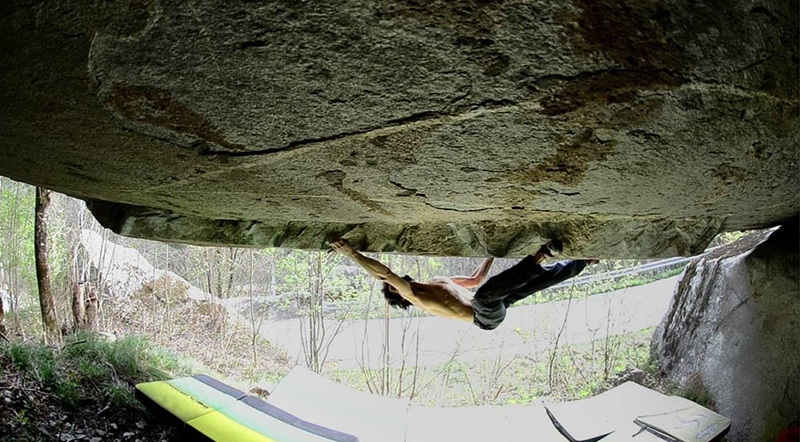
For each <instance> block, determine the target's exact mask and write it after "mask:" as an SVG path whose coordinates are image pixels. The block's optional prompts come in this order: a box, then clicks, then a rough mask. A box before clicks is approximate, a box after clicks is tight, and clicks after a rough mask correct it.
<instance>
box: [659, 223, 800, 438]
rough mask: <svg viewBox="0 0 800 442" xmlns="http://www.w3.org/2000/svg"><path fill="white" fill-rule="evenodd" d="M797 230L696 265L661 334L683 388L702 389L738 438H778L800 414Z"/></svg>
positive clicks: (667, 364)
mask: <svg viewBox="0 0 800 442" xmlns="http://www.w3.org/2000/svg"><path fill="white" fill-rule="evenodd" d="M798 228H799V227H798V224H797V221H796V220H795V221H794V222H793V223H792V224H790V225H786V226H783V227H781V228H780V229H779V230H777V231H767V232H764V233H760V234H751V235H750V236H748V237H745V238H743V239H742V240H740V241H738V242H736V243H733V244H731V245H729V246H726V247H724V248H721V249H717V250H716V251H715V252H714V253H712V254H710V255H707V256H705V257H703V258H701V259H699V260H697V261H695V262H693V263H692V264H690V265H689V266H688V267H687V268H686V271H685V273H684V276H683V278H682V280H681V282H680V284H679V286H678V288H677V289H676V292H675V295H674V298H673V301H672V304H671V305H670V308H669V311H668V312H667V314H666V316H665V317H664V320H663V322H662V323H661V325H660V326H659V327H658V329H657V330H656V333H655V335H654V338H653V356H654V359H655V360H657V361H659V362H660V364H661V367H662V370H663V371H664V373H666V374H667V376H668V377H669V378H670V379H672V380H674V381H676V382H677V383H678V384H679V385H682V386H685V385H687V384H692V387H691V388H698V387H700V388H703V389H705V390H706V391H707V393H708V396H709V397H710V399H712V400H713V402H714V403H715V404H716V409H717V411H719V412H720V413H722V414H723V415H725V416H727V417H729V418H730V419H731V421H732V422H733V423H732V426H731V432H730V434H729V435H728V439H727V440H730V441H761V440H763V441H766V440H770V441H771V440H776V437H777V435H778V434H779V433H780V431H781V430H782V429H784V428H787V427H788V426H789V424H790V423H791V422H796V421H797V420H798V418H800V416H798V410H800V383H798V381H800V354H798V352H797V349H798V348H800V336H799V335H798V333H797V330H798V326H800V291H798V284H800V276H798V273H800V270H799V269H800V258H798Z"/></svg>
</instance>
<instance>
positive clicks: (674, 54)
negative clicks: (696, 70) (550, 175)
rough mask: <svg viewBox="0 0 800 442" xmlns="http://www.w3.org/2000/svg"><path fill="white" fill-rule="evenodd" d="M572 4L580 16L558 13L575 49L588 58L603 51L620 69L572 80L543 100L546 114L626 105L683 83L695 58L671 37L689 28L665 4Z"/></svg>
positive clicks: (578, 0) (649, 0)
mask: <svg viewBox="0 0 800 442" xmlns="http://www.w3.org/2000/svg"><path fill="white" fill-rule="evenodd" d="M573 4H574V5H575V6H577V8H578V9H579V10H580V12H579V13H578V14H575V13H573V12H572V11H567V12H563V13H561V14H560V21H561V22H562V24H563V26H564V27H565V28H567V29H568V39H569V41H570V43H571V46H572V47H573V49H574V50H575V51H577V52H581V53H585V54H587V55H590V56H596V54H598V53H601V54H603V55H605V56H606V57H608V58H609V59H610V60H612V61H613V62H614V63H616V64H617V65H618V66H619V68H617V69H614V70H608V71H606V72H600V73H593V74H591V75H588V76H585V77H582V78H576V79H574V80H572V81H570V82H569V83H567V85H566V86H565V87H564V88H563V89H562V90H561V91H560V92H558V93H557V94H555V95H552V96H550V97H548V98H546V99H545V100H543V103H542V105H543V107H544V111H543V113H544V114H546V115H560V114H564V113H567V112H572V111H575V110H577V109H580V108H582V107H584V106H587V105H590V104H598V103H599V104H608V103H621V102H629V101H632V100H633V99H634V98H635V97H636V92H637V91H640V90H654V89H655V90H659V89H673V88H676V87H678V86H680V85H681V84H683V83H686V82H687V79H688V76H689V75H688V74H689V72H690V70H691V66H692V63H693V60H692V57H690V56H689V54H687V53H686V51H685V50H684V48H683V47H682V45H681V44H679V43H678V42H677V41H676V40H675V38H674V37H675V34H676V33H677V32H679V31H680V29H677V28H680V26H689V27H692V25H690V24H688V23H680V25H676V23H675V17H674V16H673V12H671V11H670V10H669V9H668V7H667V5H665V4H663V3H662V2H658V1H655V0H610V1H596V0H574V1H573ZM698 8H700V7H699V6H698V7H696V8H695V9H698ZM699 32H700V30H699V29H693V33H695V34H696V33H699Z"/></svg>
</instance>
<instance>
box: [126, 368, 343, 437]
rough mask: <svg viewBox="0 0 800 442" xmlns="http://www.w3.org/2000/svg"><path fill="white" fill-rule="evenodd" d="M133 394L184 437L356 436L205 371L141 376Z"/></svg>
mask: <svg viewBox="0 0 800 442" xmlns="http://www.w3.org/2000/svg"><path fill="white" fill-rule="evenodd" d="M136 397H137V398H138V399H139V400H140V401H141V402H142V403H143V404H144V405H145V406H146V407H147V408H148V409H150V410H151V411H153V412H155V413H156V415H159V416H163V417H164V418H165V419H167V420H169V421H171V422H172V423H175V424H178V425H179V426H180V427H181V428H183V430H184V431H185V433H186V434H187V436H189V437H188V438H189V439H190V440H198V441H214V442H289V441H291V442H330V441H337V442H358V438H357V437H355V436H353V435H350V434H346V433H343V432H340V431H336V430H333V429H330V428H326V427H323V426H320V425H317V424H313V423H311V422H307V421H305V420H302V419H300V418H298V417H296V416H294V415H292V414H290V413H287V412H285V411H283V410H282V409H280V408H278V407H276V406H275V405H272V404H268V403H267V402H265V401H263V400H261V399H259V398H257V397H254V396H250V395H247V394H246V393H244V392H242V391H239V390H237V389H235V388H233V387H231V386H229V385H226V384H224V383H222V382H220V381H218V380H216V379H214V378H212V377H210V376H206V375H202V374H201V375H196V376H192V377H186V378H179V379H172V380H168V381H158V382H147V383H142V384H138V385H137V386H136Z"/></svg>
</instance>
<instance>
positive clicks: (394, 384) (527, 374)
mask: <svg viewBox="0 0 800 442" xmlns="http://www.w3.org/2000/svg"><path fill="white" fill-rule="evenodd" d="M653 332H654V329H653V328H649V329H645V330H641V331H638V332H634V333H628V334H625V335H619V336H611V337H608V338H603V339H597V340H595V341H593V342H591V343H587V344H581V345H566V346H563V345H562V346H559V347H555V346H554V347H551V348H549V349H547V350H546V351H543V352H538V353H531V354H529V355H526V356H522V357H519V356H518V357H513V358H503V357H498V358H497V359H496V360H486V361H481V362H470V363H466V362H461V361H459V358H458V355H454V357H453V358H452V359H451V360H450V361H449V362H447V363H446V364H443V365H440V366H438V367H432V368H419V369H418V371H416V372H415V371H414V368H413V367H410V368H405V369H404V370H403V372H402V373H401V372H400V370H390V371H388V372H387V371H382V370H370V371H368V372H362V371H359V370H340V369H335V368H334V369H331V370H330V371H327V372H326V373H325V376H326V377H328V378H330V379H333V380H334V381H336V382H339V383H342V384H344V385H348V386H350V387H352V388H356V389H359V390H363V391H370V392H373V393H378V394H386V395H389V396H397V392H398V389H399V390H401V391H403V392H404V393H403V396H406V397H407V396H408V395H409V394H410V392H411V391H412V390H414V391H415V394H414V397H413V401H414V402H415V403H419V404H422V405H428V406H440V407H453V406H466V405H487V404H492V405H506V404H531V403H536V402H541V401H545V402H546V401H554V402H562V401H568V400H574V399H581V398H586V397H589V396H593V395H595V394H598V393H600V392H603V391H605V390H607V389H609V388H611V387H612V386H614V385H616V384H618V383H621V382H624V381H626V380H634V381H636V382H638V383H639V384H642V385H645V386H648V387H651V388H655V389H657V390H661V391H664V392H667V393H670V394H671V392H669V391H668V390H667V388H666V387H667V386H665V385H663V384H662V381H661V380H660V379H659V377H658V375H657V369H656V367H653V366H652V364H651V362H650V351H649V348H650V339H651V338H652V336H653ZM367 379H369V380H370V381H369V382H367Z"/></svg>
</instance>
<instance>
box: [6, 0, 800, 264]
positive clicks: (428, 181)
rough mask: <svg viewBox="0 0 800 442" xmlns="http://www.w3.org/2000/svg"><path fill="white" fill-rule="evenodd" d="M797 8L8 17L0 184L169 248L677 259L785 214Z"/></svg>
mask: <svg viewBox="0 0 800 442" xmlns="http://www.w3.org/2000/svg"><path fill="white" fill-rule="evenodd" d="M798 15H800V14H799V13H798V4H797V2H787V1H779V0H767V1H766V2H758V3H757V4H756V3H753V2H725V1H718V2H717V1H715V2H693V1H689V0H681V1H675V2H670V3H663V2H636V1H627V0H624V1H588V0H573V1H571V2H563V1H558V0H536V1H514V2H511V1H488V2H485V1H467V2H456V3H453V2H446V1H431V2H404V1H395V0H381V1H377V0H375V1H369V0H352V1H348V2H344V3H336V4H335V5H334V4H331V3H329V2H322V1H309V2H301V3H297V2H270V3H268V4H262V3H258V2H253V3H247V2H243V3H230V4H229V3H224V4H223V3H215V2H204V3H201V4H197V3H186V2H162V1H156V0H151V1H135V2H134V1H127V2H126V1H122V2H114V3H113V5H112V4H106V3H98V4H96V5H94V6H87V5H86V4H85V2H79V1H77V0H65V1H61V2H40V3H35V2H34V3H31V2H23V1H21V0H13V1H8V2H4V4H3V6H2V7H0V25H2V29H3V31H4V32H2V33H1V34H0V48H2V50H0V63H2V66H4V68H3V69H2V71H0V79H1V80H2V85H3V86H2V89H0V103H1V104H0V174H3V175H6V176H8V177H11V178H13V179H17V180H21V181H26V182H29V183H33V184H37V185H41V186H45V187H49V188H52V189H54V190H58V191H61V192H64V193H68V194H70V195H74V196H77V197H80V198H83V199H86V200H87V201H89V202H90V206H91V208H92V210H93V212H94V213H95V216H97V218H98V219H99V220H100V221H101V222H102V223H103V224H104V225H106V226H108V227H111V228H112V229H114V230H115V231H118V232H121V233H123V234H126V235H132V236H139V237H147V238H153V239H160V240H168V241H181V242H192V243H200V244H241V245H256V246H277V245H280V246H285V247H296V248H312V249H314V248H323V247H325V244H326V241H327V240H328V239H330V238H331V237H335V236H342V235H344V236H345V237H347V238H350V239H351V240H353V242H355V243H356V244H357V245H358V246H359V247H360V248H362V249H365V250H371V251H378V250H383V251H400V252H406V253H427V254H439V255H463V256H472V255H486V254H492V255H497V256H522V255H525V254H526V253H529V252H531V251H534V250H535V249H536V248H537V247H538V246H539V244H540V243H541V242H542V241H544V240H545V239H547V238H550V237H554V236H559V237H561V238H562V239H564V240H565V242H566V245H567V246H566V252H567V254H568V255H572V256H597V257H660V256H671V255H686V254H691V253H695V252H699V251H701V250H702V249H703V248H704V247H705V245H706V244H707V243H708V241H709V240H710V239H711V238H712V237H713V236H714V235H715V234H716V233H718V232H720V231H723V230H739V229H747V228H759V227H765V226H772V225H775V224H778V223H780V222H781V221H782V220H783V219H786V218H787V217H791V216H796V215H797V213H798V212H800V202H799V197H798V193H797V189H798V188H799V187H800V179H799V178H798V175H799V174H798V141H800V135H798V122H800V120H799V117H798V115H799V114H800V112H799V111H798V84H799V83H800V81H798V47H797V40H798Z"/></svg>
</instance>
